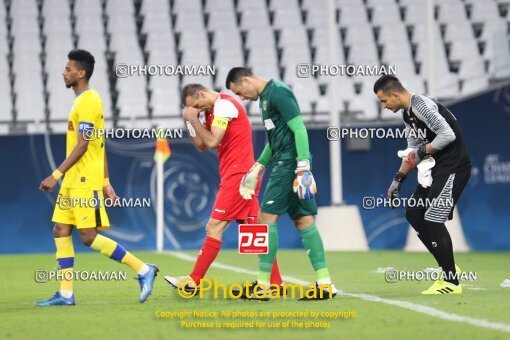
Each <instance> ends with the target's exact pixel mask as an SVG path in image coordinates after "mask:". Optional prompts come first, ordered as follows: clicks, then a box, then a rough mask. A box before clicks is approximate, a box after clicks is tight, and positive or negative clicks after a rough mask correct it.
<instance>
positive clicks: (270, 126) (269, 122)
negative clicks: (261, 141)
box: [264, 119, 275, 130]
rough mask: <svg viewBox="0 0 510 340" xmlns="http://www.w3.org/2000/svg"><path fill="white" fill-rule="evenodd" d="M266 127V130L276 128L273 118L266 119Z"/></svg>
mask: <svg viewBox="0 0 510 340" xmlns="http://www.w3.org/2000/svg"><path fill="white" fill-rule="evenodd" d="M264 127H265V128H266V130H271V129H274V128H275V126H274V123H273V121H272V120H271V119H265V120H264Z"/></svg>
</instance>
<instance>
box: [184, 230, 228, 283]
mask: <svg viewBox="0 0 510 340" xmlns="http://www.w3.org/2000/svg"><path fill="white" fill-rule="evenodd" d="M220 248H221V241H220V240H217V239H215V238H212V237H209V236H207V237H206V238H205V241H204V245H203V246H202V249H200V253H199V255H198V257H197V262H195V267H194V268H193V272H192V273H191V274H190V275H189V276H190V277H191V278H192V279H193V281H195V283H196V284H199V283H200V280H201V279H202V278H203V277H204V276H205V273H206V272H207V269H209V266H210V265H211V263H213V261H214V259H215V258H216V256H217V255H218V252H219V251H220Z"/></svg>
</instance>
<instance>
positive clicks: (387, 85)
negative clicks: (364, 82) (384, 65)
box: [374, 75, 406, 94]
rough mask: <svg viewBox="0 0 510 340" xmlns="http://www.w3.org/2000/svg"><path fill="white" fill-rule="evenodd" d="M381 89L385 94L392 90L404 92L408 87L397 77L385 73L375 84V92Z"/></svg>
mask: <svg viewBox="0 0 510 340" xmlns="http://www.w3.org/2000/svg"><path fill="white" fill-rule="evenodd" d="M379 90H381V91H382V92H383V93H384V94H390V93H392V92H404V91H405V90H406V89H405V88H404V86H402V83H401V82H400V80H398V78H397V77H395V76H392V75H384V76H381V77H380V78H379V79H377V81H376V82H375V84H374V93H377V92H379Z"/></svg>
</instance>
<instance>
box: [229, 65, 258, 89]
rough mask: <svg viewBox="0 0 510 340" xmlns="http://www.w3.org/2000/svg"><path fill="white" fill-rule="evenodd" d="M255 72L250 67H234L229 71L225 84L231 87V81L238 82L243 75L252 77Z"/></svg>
mask: <svg viewBox="0 0 510 340" xmlns="http://www.w3.org/2000/svg"><path fill="white" fill-rule="evenodd" d="M252 76H253V72H252V71H251V68H249V67H234V68H232V69H230V71H228V75H227V80H226V81H225V86H226V87H227V89H230V83H234V84H235V83H238V82H239V80H241V78H242V77H252Z"/></svg>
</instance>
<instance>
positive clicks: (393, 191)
mask: <svg viewBox="0 0 510 340" xmlns="http://www.w3.org/2000/svg"><path fill="white" fill-rule="evenodd" d="M406 178H407V175H406V174H403V173H401V172H400V171H399V172H397V174H396V175H395V178H394V179H393V182H391V185H390V187H389V188H388V198H389V199H390V204H391V207H392V208H394V207H393V204H392V203H391V202H393V199H394V198H398V197H399V196H400V187H401V186H402V182H403V181H404V180H405V179H406Z"/></svg>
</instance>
